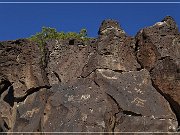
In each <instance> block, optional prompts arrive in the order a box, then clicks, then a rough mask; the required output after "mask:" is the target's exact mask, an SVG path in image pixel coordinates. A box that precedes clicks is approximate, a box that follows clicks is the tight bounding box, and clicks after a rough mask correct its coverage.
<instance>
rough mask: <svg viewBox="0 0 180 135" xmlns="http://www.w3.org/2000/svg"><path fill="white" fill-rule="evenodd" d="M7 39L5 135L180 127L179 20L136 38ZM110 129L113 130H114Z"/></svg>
mask: <svg viewBox="0 0 180 135" xmlns="http://www.w3.org/2000/svg"><path fill="white" fill-rule="evenodd" d="M98 34H99V35H98V37H97V38H90V39H88V40H87V41H85V40H80V39H74V38H71V39H66V40H56V39H52V40H49V41H46V43H45V44H44V47H45V49H44V50H43V51H42V49H40V48H39V47H38V44H37V43H35V42H32V41H30V40H28V39H18V40H14V41H3V42H0V132H22V133H23V132H102V133H103V134H113V132H132V134H133V132H172V133H174V132H177V131H178V129H179V126H180V73H179V71H180V69H179V67H180V63H179V62H180V54H179V52H180V43H179V42H180V33H179V31H178V27H177V24H176V23H175V21H174V20H173V18H172V17H170V16H167V17H165V18H164V19H163V20H162V21H161V22H157V23H156V24H155V25H153V26H150V27H146V28H143V29H141V30H140V31H139V32H138V33H137V35H136V36H135V37H130V36H128V35H127V34H126V33H125V31H124V30H123V29H122V28H121V26H120V25H119V23H118V22H117V21H115V20H111V19H108V20H104V21H103V22H102V24H101V26H100V28H99V31H98ZM106 132H108V133H106Z"/></svg>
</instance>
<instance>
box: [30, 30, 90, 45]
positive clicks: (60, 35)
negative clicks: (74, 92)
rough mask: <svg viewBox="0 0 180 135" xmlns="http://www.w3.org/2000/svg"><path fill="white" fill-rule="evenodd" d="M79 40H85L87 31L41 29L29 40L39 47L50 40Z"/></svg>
mask: <svg viewBox="0 0 180 135" xmlns="http://www.w3.org/2000/svg"><path fill="white" fill-rule="evenodd" d="M70 38H75V39H81V40H87V39H88V38H87V30H86V29H81V31H80V32H79V33H76V32H67V33H65V32H57V31H56V29H55V28H50V27H42V31H41V32H38V33H36V34H35V35H33V36H31V37H30V38H29V39H30V40H31V41H35V42H37V43H39V44H40V45H42V44H44V42H46V41H48V40H50V39H57V40H58V39H70Z"/></svg>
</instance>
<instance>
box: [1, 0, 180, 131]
mask: <svg viewBox="0 0 180 135" xmlns="http://www.w3.org/2000/svg"><path fill="white" fill-rule="evenodd" d="M0 4H180V2H150V1H148V2H125V1H123V2H103V1H102V2H32V1H27V2H12V1H9V2H0ZM3 133H7V134H9V133H10V134H11V133H14V134H23V133H25V134H28V133H34V134H36V133H42V134H43V133H45V134H46V133H47V134H48V133H53V134H100V133H103V134H104V133H113V134H118V133H123V134H130V133H134V134H144V133H145V134H150V133H153V134H159V133H169V134H180V132H0V134H3Z"/></svg>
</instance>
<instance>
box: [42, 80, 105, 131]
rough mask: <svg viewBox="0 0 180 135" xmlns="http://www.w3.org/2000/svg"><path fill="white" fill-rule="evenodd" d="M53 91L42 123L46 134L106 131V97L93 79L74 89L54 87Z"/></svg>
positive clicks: (65, 85) (84, 81) (78, 82)
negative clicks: (53, 132) (49, 132)
mask: <svg viewBox="0 0 180 135" xmlns="http://www.w3.org/2000/svg"><path fill="white" fill-rule="evenodd" d="M82 89H83V91H82ZM51 91H52V92H53V93H52V94H51V96H50V97H49V99H48V103H47V105H46V109H45V112H44V118H43V121H42V123H43V126H42V127H43V130H44V131H65V132H73V131H74V132H81V131H84V132H95V131H98V132H99V131H104V130H105V122H104V114H105V112H106V111H107V109H108V108H107V101H106V99H105V98H104V97H105V95H104V94H105V93H103V92H102V91H100V90H99V87H98V86H97V85H96V84H95V83H94V82H93V81H92V80H91V79H79V80H78V81H77V83H74V84H73V85H68V84H64V85H54V86H53V87H52V88H51Z"/></svg>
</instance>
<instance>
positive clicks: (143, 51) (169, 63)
mask: <svg viewBox="0 0 180 135" xmlns="http://www.w3.org/2000/svg"><path fill="white" fill-rule="evenodd" d="M136 39H137V50H138V51H137V58H138V61H139V63H140V64H141V65H142V67H143V68H146V69H148V70H149V71H150V72H151V77H152V80H153V85H154V87H156V90H158V92H160V93H161V94H162V95H163V96H164V97H165V98H166V100H168V102H169V103H170V105H171V106H172V108H173V111H174V112H175V113H176V116H177V118H178V121H180V115H179V114H180V98H179V97H180V95H179V94H180V79H179V78H180V74H179V67H180V43H179V41H180V35H179V31H178V27H177V25H176V23H175V21H174V20H173V18H172V17H169V16H167V17H165V18H164V19H163V20H162V21H161V22H158V23H156V24H155V25H153V26H151V27H147V28H144V29H142V30H141V31H140V32H139V33H138V34H137V36H136Z"/></svg>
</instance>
